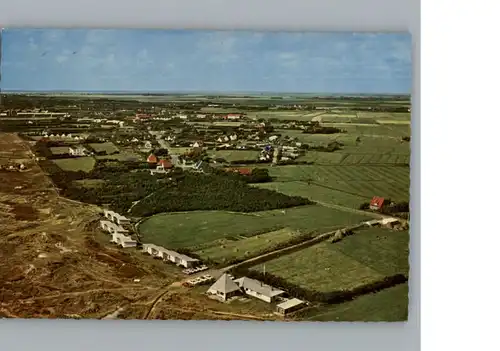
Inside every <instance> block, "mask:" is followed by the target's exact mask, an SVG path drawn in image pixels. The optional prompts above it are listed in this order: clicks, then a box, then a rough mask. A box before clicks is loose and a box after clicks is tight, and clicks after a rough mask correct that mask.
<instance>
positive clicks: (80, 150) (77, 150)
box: [51, 135, 90, 156]
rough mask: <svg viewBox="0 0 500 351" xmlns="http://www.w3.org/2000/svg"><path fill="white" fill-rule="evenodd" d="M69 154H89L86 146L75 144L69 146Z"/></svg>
mask: <svg viewBox="0 0 500 351" xmlns="http://www.w3.org/2000/svg"><path fill="white" fill-rule="evenodd" d="M51 136H52V135H51ZM69 154H70V155H71V156H86V155H89V154H90V152H89V151H88V150H87V149H86V148H84V147H83V146H82V145H77V146H70V147H69Z"/></svg>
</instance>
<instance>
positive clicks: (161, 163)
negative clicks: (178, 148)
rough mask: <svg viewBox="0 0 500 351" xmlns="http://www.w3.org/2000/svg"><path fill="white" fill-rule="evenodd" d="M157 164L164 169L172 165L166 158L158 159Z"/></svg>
mask: <svg viewBox="0 0 500 351" xmlns="http://www.w3.org/2000/svg"><path fill="white" fill-rule="evenodd" d="M158 166H159V167H162V168H164V169H171V168H172V167H173V165H172V162H170V161H168V160H160V161H158Z"/></svg>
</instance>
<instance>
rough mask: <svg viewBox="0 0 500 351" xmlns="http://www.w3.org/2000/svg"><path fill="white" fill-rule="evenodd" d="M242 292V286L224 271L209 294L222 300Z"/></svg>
mask: <svg viewBox="0 0 500 351" xmlns="http://www.w3.org/2000/svg"><path fill="white" fill-rule="evenodd" d="M240 293H241V290H240V287H239V286H238V285H237V284H236V283H235V282H234V281H233V280H232V279H231V277H230V276H229V275H228V274H227V273H224V274H223V275H222V276H221V277H220V278H219V279H218V280H217V281H216V282H215V283H214V284H213V285H212V286H211V287H210V288H209V289H208V290H207V294H208V295H210V296H212V297H214V298H216V299H218V300H220V301H226V300H227V299H229V298H231V297H233V296H236V295H238V294H240Z"/></svg>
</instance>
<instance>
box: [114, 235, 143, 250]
mask: <svg viewBox="0 0 500 351" xmlns="http://www.w3.org/2000/svg"><path fill="white" fill-rule="evenodd" d="M112 236H113V237H112V239H111V242H113V243H115V244H118V245H119V246H121V247H136V246H137V241H135V240H134V239H132V238H131V237H129V236H127V235H123V234H120V233H113V235H112Z"/></svg>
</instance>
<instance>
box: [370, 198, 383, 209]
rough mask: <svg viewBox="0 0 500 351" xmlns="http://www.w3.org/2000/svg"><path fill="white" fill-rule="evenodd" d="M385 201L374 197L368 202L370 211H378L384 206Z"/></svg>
mask: <svg viewBox="0 0 500 351" xmlns="http://www.w3.org/2000/svg"><path fill="white" fill-rule="evenodd" d="M384 201H385V199H384V198H383V197H379V196H374V197H373V199H372V200H371V201H370V210H375V211H378V210H380V209H382V207H383V206H384Z"/></svg>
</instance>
